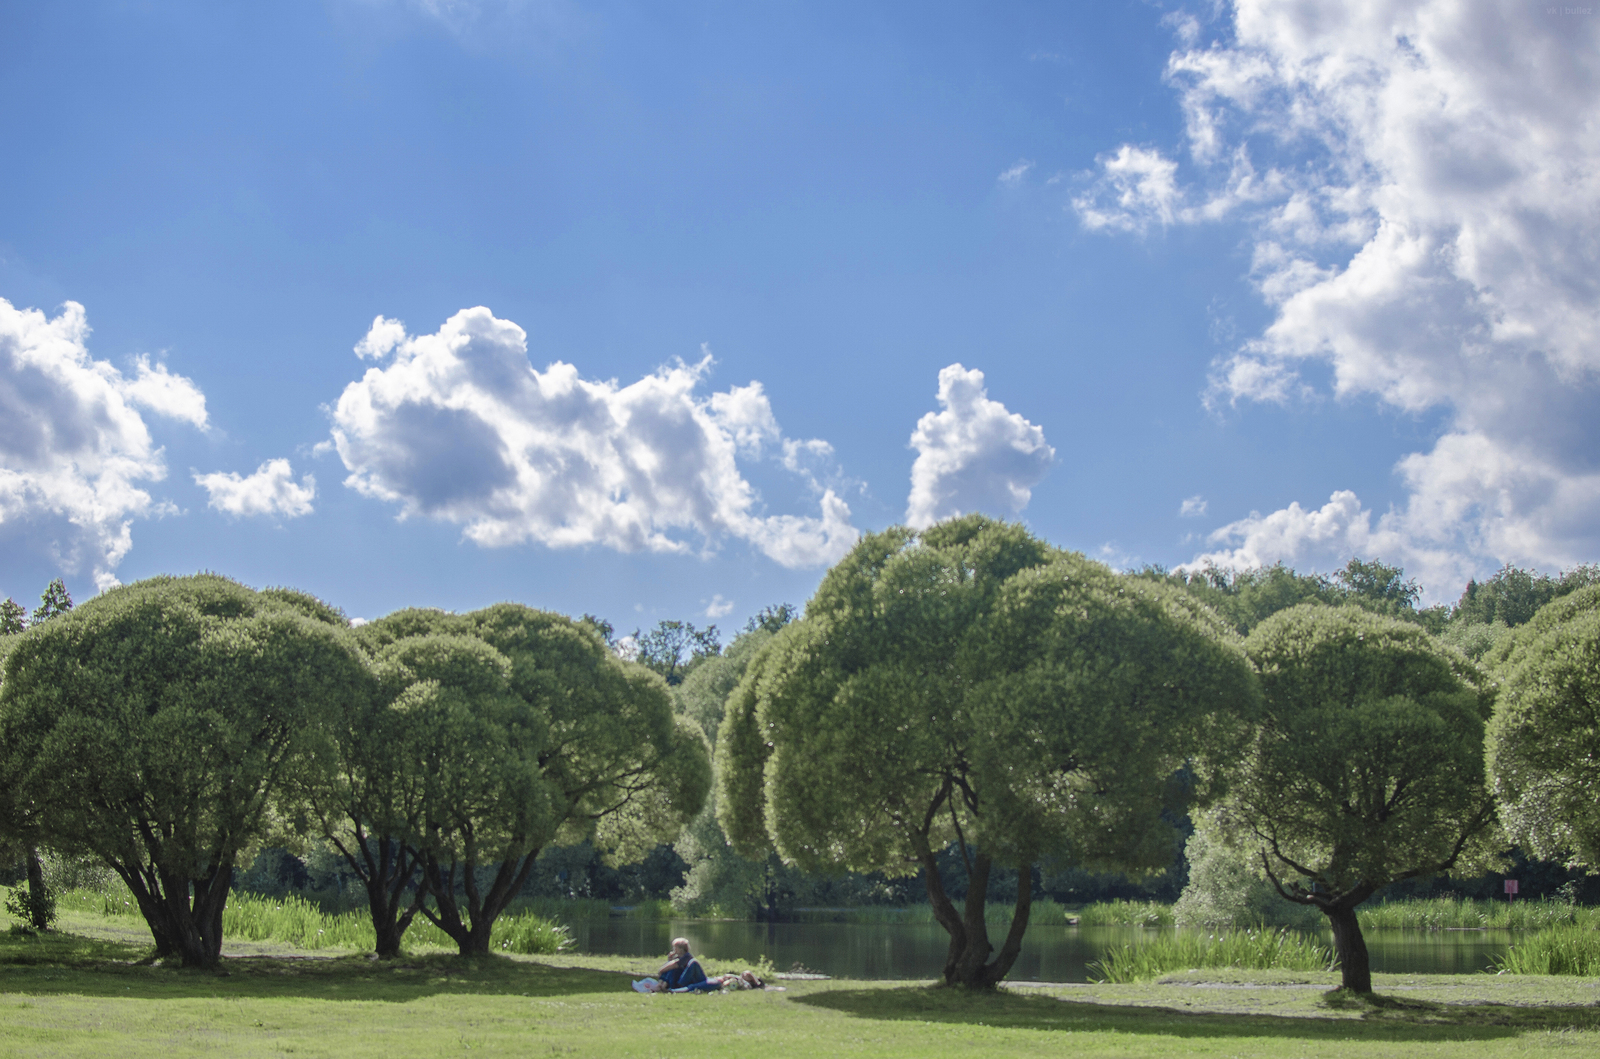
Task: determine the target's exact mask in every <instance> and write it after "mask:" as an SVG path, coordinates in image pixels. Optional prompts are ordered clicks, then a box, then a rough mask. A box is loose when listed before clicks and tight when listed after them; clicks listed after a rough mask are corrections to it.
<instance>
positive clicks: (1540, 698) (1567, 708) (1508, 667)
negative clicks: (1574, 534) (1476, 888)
mask: <svg viewBox="0 0 1600 1059" xmlns="http://www.w3.org/2000/svg"><path fill="white" fill-rule="evenodd" d="M1486 662H1487V663H1488V664H1489V665H1491V666H1492V667H1493V669H1494V673H1495V675H1496V677H1498V678H1499V680H1500V698H1499V701H1498V702H1497V703H1496V705H1495V713H1494V720H1493V721H1492V723H1491V724H1490V728H1489V740H1488V747H1489V761H1490V772H1491V774H1492V775H1493V777H1494V784H1495V790H1496V793H1497V794H1498V796H1499V799H1500V805H1501V812H1502V814H1503V818H1504V819H1505V821H1506V826H1507V828H1508V830H1510V832H1511V833H1512V835H1513V836H1514V837H1515V838H1517V840H1518V841H1520V842H1523V843H1525V844H1526V845H1527V846H1528V848H1529V849H1531V850H1533V851H1534V852H1535V853H1538V854H1539V855H1540V856H1545V857H1562V858H1567V859H1569V860H1570V861H1571V862H1572V863H1576V864H1584V865H1587V866H1588V867H1589V868H1590V869H1591V870H1594V869H1597V868H1600V798H1597V796H1596V795H1597V792H1600V585H1596V586H1591V587H1589V588H1584V589H1581V590H1579V591H1576V592H1573V593H1572V594H1570V595H1565V596H1562V597H1559V598H1557V599H1555V600H1554V601H1553V602H1550V603H1547V604H1546V605H1545V606H1544V607H1542V608H1541V609H1540V610H1539V611H1538V613H1537V614H1535V615H1534V617H1533V619H1532V620H1531V621H1529V622H1528V623H1527V624H1525V625H1523V626H1522V627H1521V628H1519V629H1517V630H1516V632H1515V633H1513V634H1512V635H1511V636H1509V637H1507V638H1505V639H1503V640H1502V641H1501V642H1500V643H1499V644H1497V645H1496V647H1495V648H1494V649H1493V650H1492V651H1491V652H1490V654H1489V655H1488V656H1487V658H1486Z"/></svg>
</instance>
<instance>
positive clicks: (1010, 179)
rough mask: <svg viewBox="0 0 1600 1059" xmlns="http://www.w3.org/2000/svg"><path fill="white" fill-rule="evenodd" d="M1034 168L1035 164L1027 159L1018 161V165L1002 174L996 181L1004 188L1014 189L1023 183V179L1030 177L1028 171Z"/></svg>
mask: <svg viewBox="0 0 1600 1059" xmlns="http://www.w3.org/2000/svg"><path fill="white" fill-rule="evenodd" d="M1032 168H1033V163H1032V162H1030V161H1028V160H1027V159H1026V158H1022V159H1018V161H1017V164H1016V165H1014V166H1012V167H1011V168H1010V169H1007V170H1006V171H1005V172H1004V173H1001V174H1000V176H999V177H997V178H996V179H997V180H998V181H999V182H1000V185H1001V186H1002V187H1008V188H1014V187H1016V186H1017V185H1018V184H1020V183H1022V178H1023V177H1025V176H1027V175H1028V170H1030V169H1032Z"/></svg>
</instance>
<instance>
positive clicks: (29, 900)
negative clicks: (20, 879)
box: [6, 884, 56, 930]
mask: <svg viewBox="0 0 1600 1059" xmlns="http://www.w3.org/2000/svg"><path fill="white" fill-rule="evenodd" d="M6 911H7V912H9V913H10V914H11V915H12V917H13V918H15V919H18V920H20V921H21V923H22V925H23V926H25V927H32V928H33V929H35V930H47V929H49V927H50V924H52V923H54V922H55V921H56V894H55V891H54V890H52V889H50V888H49V887H48V886H46V887H45V888H44V890H43V891H42V892H41V893H40V894H39V895H38V896H37V897H36V896H34V894H33V892H32V891H30V890H29V889H28V887H27V885H26V884H23V885H22V886H13V887H12V888H11V892H10V893H9V894H7V895H6Z"/></svg>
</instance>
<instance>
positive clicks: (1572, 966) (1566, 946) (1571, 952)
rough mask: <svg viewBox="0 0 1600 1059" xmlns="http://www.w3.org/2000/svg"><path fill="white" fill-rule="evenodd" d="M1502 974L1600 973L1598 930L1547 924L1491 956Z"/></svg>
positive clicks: (1598, 974)
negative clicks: (1497, 954) (1502, 952)
mask: <svg viewBox="0 0 1600 1059" xmlns="http://www.w3.org/2000/svg"><path fill="white" fill-rule="evenodd" d="M1494 964H1495V969H1496V970H1498V971H1500V972H1501V973H1502V974H1571V975H1578V976H1579V977H1583V978H1593V977H1600V931H1596V930H1595V929H1594V928H1593V927H1581V926H1574V925H1571V924H1565V925H1562V926H1556V927H1550V928H1548V929H1546V930H1541V931H1540V932H1539V933H1537V934H1535V935H1533V936H1532V937H1530V938H1526V939H1524V940H1522V941H1518V942H1515V943H1514V944H1513V945H1512V946H1511V948H1510V949H1508V950H1507V951H1506V954H1505V955H1504V956H1496V957H1494Z"/></svg>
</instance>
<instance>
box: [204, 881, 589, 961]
mask: <svg viewBox="0 0 1600 1059" xmlns="http://www.w3.org/2000/svg"><path fill="white" fill-rule="evenodd" d="M222 936H223V937H225V938H233V939H236V940H241V941H276V942H282V943H286V944H289V945H294V946H296V947H297V948H302V949H355V950H357V951H365V952H370V951H371V950H372V949H373V948H375V947H376V945H377V937H376V935H375V934H374V933H373V930H372V916H371V915H370V914H369V913H368V912H366V911H364V910H363V911H359V912H341V913H338V914H336V915H329V914H327V913H324V912H323V911H322V910H321V909H319V908H317V906H316V905H314V904H312V903H311V902H309V901H304V900H301V899H300V898H298V897H292V896H291V897H285V898H281V899H275V898H267V897H257V896H254V895H251V894H235V895H233V897H232V899H230V900H229V901H228V906H227V907H226V908H225V909H223V912H222ZM571 945H572V935H571V932H570V931H569V930H568V929H567V928H566V927H564V926H561V925H560V924H558V923H554V922H551V921H550V920H549V919H546V918H545V917H543V916H541V915H539V914H538V913H536V912H529V911H522V912H512V913H507V914H504V915H501V916H500V917H499V918H498V919H496V920H495V922H494V929H493V930H492V931H491V932H490V934H489V947H490V948H491V949H493V950H495V951H497V952H516V953H523V954H527V955H551V954H554V953H557V952H561V951H562V950H564V949H567V948H570V947H571ZM403 946H404V947H405V948H407V949H424V948H427V949H434V948H437V949H454V948H456V943H455V942H454V941H453V940H451V938H450V936H449V935H448V934H446V933H445V932H444V931H442V930H440V929H439V928H438V927H436V926H434V925H433V923H432V922H430V921H429V920H427V919H426V918H424V917H422V916H420V915H419V916H417V917H416V918H415V919H413V920H412V921H411V926H410V927H409V928H407V930H406V933H405V938H404V941H403Z"/></svg>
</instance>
